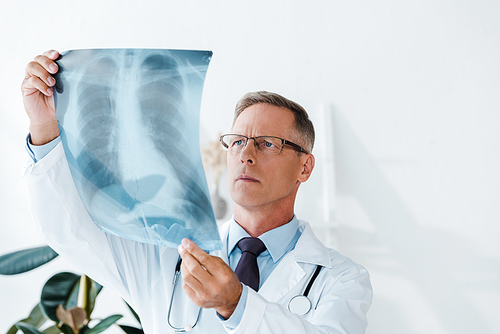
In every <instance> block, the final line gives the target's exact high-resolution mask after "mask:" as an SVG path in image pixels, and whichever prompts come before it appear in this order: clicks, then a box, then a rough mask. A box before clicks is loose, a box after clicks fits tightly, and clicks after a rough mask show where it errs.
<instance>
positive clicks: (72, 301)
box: [64, 280, 102, 317]
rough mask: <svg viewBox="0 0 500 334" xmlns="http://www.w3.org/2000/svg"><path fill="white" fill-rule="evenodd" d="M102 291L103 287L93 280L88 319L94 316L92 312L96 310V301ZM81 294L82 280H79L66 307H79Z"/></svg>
mask: <svg viewBox="0 0 500 334" xmlns="http://www.w3.org/2000/svg"><path fill="white" fill-rule="evenodd" d="M101 290H102V285H100V284H99V283H97V282H96V281H94V280H92V287H91V288H90V294H89V301H90V309H89V310H87V317H90V315H91V314H92V311H93V310H94V307H95V300H96V298H97V296H98V295H99V293H100V292H101ZM79 292H80V280H78V282H76V284H75V286H74V287H73V290H72V291H71V293H70V296H69V298H68V300H67V301H66V304H65V305H64V307H65V308H67V309H72V308H74V307H76V306H77V304H78V293H79Z"/></svg>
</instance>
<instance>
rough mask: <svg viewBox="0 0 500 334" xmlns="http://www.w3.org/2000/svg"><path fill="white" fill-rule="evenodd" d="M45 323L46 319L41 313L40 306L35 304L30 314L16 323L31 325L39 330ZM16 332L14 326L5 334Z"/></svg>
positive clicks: (16, 329) (14, 333)
mask: <svg viewBox="0 0 500 334" xmlns="http://www.w3.org/2000/svg"><path fill="white" fill-rule="evenodd" d="M46 321H47V318H45V315H44V314H43V312H42V309H41V307H40V304H37V305H36V306H35V307H34V308H33V309H32V310H31V312H30V315H29V316H28V317H27V318H26V319H23V320H20V321H18V322H23V323H26V324H29V325H33V326H35V327H36V328H40V326H42V325H43V324H44V323H45V322H46ZM17 331H18V328H17V327H16V325H15V324H14V325H13V326H12V327H11V328H10V329H9V330H8V331H7V334H16V333H17Z"/></svg>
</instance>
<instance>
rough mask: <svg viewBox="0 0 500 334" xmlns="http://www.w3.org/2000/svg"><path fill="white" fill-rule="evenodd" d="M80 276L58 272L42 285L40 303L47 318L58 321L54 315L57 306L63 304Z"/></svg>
mask: <svg viewBox="0 0 500 334" xmlns="http://www.w3.org/2000/svg"><path fill="white" fill-rule="evenodd" d="M79 279H80V276H78V275H75V274H72V273H58V274H55V275H54V276H52V277H51V278H50V279H49V280H48V281H47V282H46V283H45V285H44V286H43V289H42V295H41V297H40V305H41V308H42V311H43V313H44V314H45V315H46V317H47V318H49V319H50V320H53V321H55V322H59V320H58V319H57V316H56V310H57V307H58V306H59V305H60V304H62V305H64V304H65V303H66V301H67V300H68V298H69V295H70V294H71V291H72V290H73V288H74V286H75V284H76V283H77V282H78V280H79Z"/></svg>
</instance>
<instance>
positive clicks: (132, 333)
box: [118, 325, 144, 334]
mask: <svg viewBox="0 0 500 334" xmlns="http://www.w3.org/2000/svg"><path fill="white" fill-rule="evenodd" d="M118 326H119V327H120V328H121V329H123V331H124V332H125V333H127V334H144V331H143V330H142V329H140V328H135V327H131V326H125V325H118Z"/></svg>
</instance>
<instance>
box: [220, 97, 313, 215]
mask: <svg viewBox="0 0 500 334" xmlns="http://www.w3.org/2000/svg"><path fill="white" fill-rule="evenodd" d="M231 133H235V134H241V135H244V136H247V137H257V136H275V137H280V138H283V139H287V140H290V141H292V142H295V143H297V144H298V145H301V146H302V145H304V143H300V142H297V141H296V140H297V138H296V137H294V136H293V134H294V116H293V114H292V112H291V111H289V110H288V109H285V108H279V107H275V106H272V105H268V104H256V105H253V106H250V107H248V108H247V109H245V110H244V111H243V112H242V113H241V114H240V116H239V117H238V118H237V119H236V122H235V123H234V125H233V128H232V131H231ZM306 156H307V155H306V154H301V155H300V156H298V155H297V153H296V151H294V150H293V149H292V148H291V147H290V146H288V145H284V146H283V149H282V151H281V152H280V153H278V154H264V153H262V152H260V151H259V150H257V148H256V147H255V145H254V140H253V139H250V140H249V141H248V144H247V147H246V148H245V149H244V150H243V151H241V152H238V153H231V152H228V154H227V166H228V177H229V180H228V181H229V193H230V194H231V197H232V199H233V201H234V202H235V203H236V205H238V206H240V207H244V208H247V209H251V208H254V209H257V208H259V207H262V206H266V205H277V204H280V203H283V201H292V204H293V201H294V199H295V194H296V192H297V187H298V185H299V183H300V182H299V181H300V179H301V176H300V175H301V174H302V171H303V164H304V161H305V158H306Z"/></svg>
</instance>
